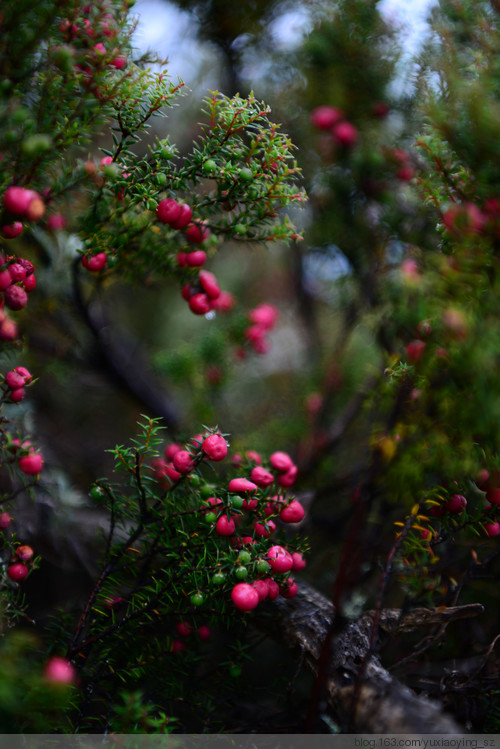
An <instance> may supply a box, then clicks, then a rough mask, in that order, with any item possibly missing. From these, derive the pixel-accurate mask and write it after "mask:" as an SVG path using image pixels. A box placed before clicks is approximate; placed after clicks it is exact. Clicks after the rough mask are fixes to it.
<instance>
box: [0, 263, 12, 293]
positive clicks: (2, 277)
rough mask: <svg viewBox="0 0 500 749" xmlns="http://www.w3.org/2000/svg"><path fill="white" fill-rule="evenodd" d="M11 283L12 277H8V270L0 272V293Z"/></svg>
mask: <svg viewBox="0 0 500 749" xmlns="http://www.w3.org/2000/svg"><path fill="white" fill-rule="evenodd" d="M11 283H12V276H11V275H10V273H9V270H8V269H7V268H6V269H5V270H2V271H0V291H5V289H8V288H9V286H10V285H11Z"/></svg>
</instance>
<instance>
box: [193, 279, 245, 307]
mask: <svg viewBox="0 0 500 749" xmlns="http://www.w3.org/2000/svg"><path fill="white" fill-rule="evenodd" d="M200 275H201V272H200ZM200 282H201V279H200ZM235 304H236V300H235V298H234V296H233V294H231V292H229V291H221V293H220V296H218V297H217V298H216V299H215V301H214V303H213V309H215V310H217V312H223V313H224V312H229V311H230V310H232V309H233V307H234V305H235Z"/></svg>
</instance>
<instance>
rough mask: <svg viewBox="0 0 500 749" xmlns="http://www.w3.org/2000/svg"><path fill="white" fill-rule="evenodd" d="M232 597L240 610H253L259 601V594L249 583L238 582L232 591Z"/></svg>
mask: <svg viewBox="0 0 500 749" xmlns="http://www.w3.org/2000/svg"><path fill="white" fill-rule="evenodd" d="M231 598H232V601H233V603H234V605H235V606H236V608H237V609H239V610H240V611H252V609H254V608H255V607H256V606H257V605H258V603H259V594H258V593H257V591H256V590H255V588H254V587H253V586H252V585H250V584H249V583H237V584H236V585H235V586H234V588H233V589H232V591H231Z"/></svg>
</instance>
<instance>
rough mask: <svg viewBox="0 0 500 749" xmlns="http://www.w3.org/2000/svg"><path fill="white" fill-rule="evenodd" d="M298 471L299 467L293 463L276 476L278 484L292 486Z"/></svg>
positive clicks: (286, 486)
mask: <svg viewBox="0 0 500 749" xmlns="http://www.w3.org/2000/svg"><path fill="white" fill-rule="evenodd" d="M298 472H299V469H298V468H297V466H295V465H294V466H292V467H291V468H289V469H288V471H285V473H282V474H281V476H278V478H277V479H276V480H277V482H278V484H279V485H280V486H282V487H284V488H288V487H289V486H293V485H294V484H295V479H296V478H297V474H298Z"/></svg>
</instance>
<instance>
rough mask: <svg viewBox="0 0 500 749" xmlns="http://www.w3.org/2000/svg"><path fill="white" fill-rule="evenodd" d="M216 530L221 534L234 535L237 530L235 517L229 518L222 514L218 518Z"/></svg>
mask: <svg viewBox="0 0 500 749" xmlns="http://www.w3.org/2000/svg"><path fill="white" fill-rule="evenodd" d="M215 530H216V532H217V533H218V534H219V536H232V535H233V533H234V531H235V530H236V526H235V524H234V520H233V518H229V520H228V518H227V517H226V516H225V515H221V516H220V518H219V519H218V520H217V523H216V526H215Z"/></svg>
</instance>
